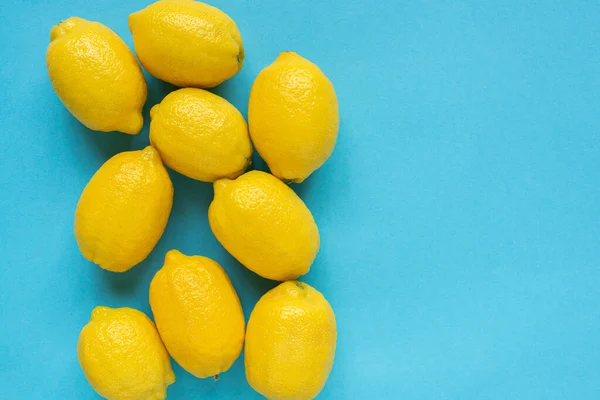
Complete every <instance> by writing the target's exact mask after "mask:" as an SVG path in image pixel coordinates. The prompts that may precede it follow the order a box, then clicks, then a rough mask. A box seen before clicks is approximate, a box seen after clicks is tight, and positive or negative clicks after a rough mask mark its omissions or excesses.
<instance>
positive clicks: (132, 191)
mask: <svg viewBox="0 0 600 400" xmlns="http://www.w3.org/2000/svg"><path fill="white" fill-rule="evenodd" d="M172 204H173V185H172V183H171V179H170V178H169V174H168V173H167V170H166V169H165V167H164V166H163V164H162V161H161V159H160V156H159V154H158V152H157V151H156V150H155V149H154V148H152V147H150V146H148V147H146V148H145V149H144V150H138V151H128V152H123V153H119V154H117V155H115V156H114V157H112V158H111V159H109V160H108V161H107V162H105V163H104V165H102V167H100V169H99V170H98V171H97V172H96V173H95V174H94V176H93V177H92V179H91V180H90V181H89V183H88V184H87V186H86V187H85V189H84V190H83V193H82V194H81V197H80V199H79V203H78V204H77V209H76V211H75V239H77V244H78V245H79V250H80V251H81V254H83V256H84V257H85V258H87V259H88V260H90V261H92V262H94V263H96V264H98V265H99V266H100V267H102V268H104V269H107V270H109V271H114V272H124V271H127V270H128V269H130V268H131V267H133V266H134V265H136V264H138V263H139V262H141V261H143V260H144V259H145V258H146V257H147V256H148V254H150V252H151V251H152V249H153V248H154V246H155V245H156V243H157V242H158V240H159V239H160V237H161V236H162V233H163V231H164V230H165V227H166V225H167V220H168V219H169V214H170V213H171V206H172Z"/></svg>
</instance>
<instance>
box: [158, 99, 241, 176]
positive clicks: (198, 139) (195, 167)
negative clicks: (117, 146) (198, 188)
mask: <svg viewBox="0 0 600 400" xmlns="http://www.w3.org/2000/svg"><path fill="white" fill-rule="evenodd" d="M150 117H151V119H152V122H151V123H150V142H151V143H152V145H153V146H154V147H155V148H156V149H157V150H158V151H159V153H160V155H161V158H162V159H163V161H164V162H165V164H167V165H168V166H169V167H171V168H173V169H174V170H175V171H177V172H179V173H181V174H183V175H186V176H188V177H190V178H193V179H198V180H201V181H205V182H213V181H215V180H217V179H220V178H236V177H238V176H240V175H241V174H242V173H243V172H244V171H245V170H246V168H247V167H248V164H249V163H250V159H251V157H252V143H251V142H250V137H249V136H248V127H247V125H246V121H245V120H244V117H242V114H240V112H239V111H238V110H237V109H236V108H235V107H234V106H233V105H231V104H230V103H229V102H228V101H227V100H225V99H223V98H222V97H219V96H217V95H216V94H212V93H210V92H208V91H206V90H202V89H194V88H187V89H179V90H176V91H174V92H172V93H170V94H169V95H167V97H165V98H164V99H163V101H162V102H161V103H160V104H157V105H155V106H154V107H152V110H150Z"/></svg>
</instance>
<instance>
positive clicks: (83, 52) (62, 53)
mask: <svg viewBox="0 0 600 400" xmlns="http://www.w3.org/2000/svg"><path fill="white" fill-rule="evenodd" d="M46 65H47V67H48V74H49V76H50V81H51V82H52V86H53V87H54V90H55V91H56V94H57V95H58V97H59V98H60V100H61V101H62V102H63V104H64V105H65V106H66V107H67V109H68V110H69V111H70V112H71V114H73V115H74V116H75V118H77V119H78V120H79V121H80V122H81V123H82V124H84V125H85V126H86V127H88V128H90V129H93V130H96V131H103V132H110V131H120V132H124V133H128V134H131V135H135V134H137V133H139V131H140V130H141V129H142V125H143V123H144V120H143V118H142V107H143V106H144V103H145V102H146V96H147V88H146V81H145V80H144V75H143V74H142V70H141V68H140V66H139V64H138V62H137V60H136V59H135V57H134V55H133V53H132V52H131V50H129V47H127V45H126V44H125V42H123V40H121V38H120V37H119V36H118V35H117V34H116V33H114V32H113V31H112V30H110V29H109V28H107V27H106V26H104V25H102V24H100V23H98V22H91V21H86V20H84V19H81V18H77V17H71V18H69V19H67V20H65V21H62V22H61V23H60V24H58V25H55V26H54V27H53V28H52V30H51V31H50V45H48V51H47V53H46Z"/></svg>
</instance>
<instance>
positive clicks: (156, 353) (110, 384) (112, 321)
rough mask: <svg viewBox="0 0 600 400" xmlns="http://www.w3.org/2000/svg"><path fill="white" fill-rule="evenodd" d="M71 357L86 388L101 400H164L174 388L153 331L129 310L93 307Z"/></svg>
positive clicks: (166, 357) (144, 319) (164, 352)
mask: <svg viewBox="0 0 600 400" xmlns="http://www.w3.org/2000/svg"><path fill="white" fill-rule="evenodd" d="M77 353H78V355H79V363H80V364H81V368H82V369H83V372H84V374H85V377H86V378H87V380H88V382H89V383H90V385H92V387H93V388H94V390H95V391H96V392H98V394H99V395H100V396H102V397H104V398H105V399H109V400H164V399H165V398H166V397H167V386H169V385H170V384H172V383H173V382H175V374H174V373H173V370H172V369H171V360H170V358H169V354H167V350H165V346H164V345H163V343H162V342H161V340H160V336H158V332H157V331H156V327H155V326H154V324H153V323H152V321H150V319H149V318H148V317H147V316H146V314H144V313H142V312H140V311H138V310H134V309H132V308H109V307H96V308H95V309H94V311H92V318H91V320H90V322H89V323H88V324H87V325H86V326H85V327H84V328H83V329H82V330H81V333H80V334H79V343H78V344H77Z"/></svg>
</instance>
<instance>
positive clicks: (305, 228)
mask: <svg viewBox="0 0 600 400" xmlns="http://www.w3.org/2000/svg"><path fill="white" fill-rule="evenodd" d="M214 190H215V197H214V199H213V201H212V203H211V204H210V207H209V209H208V220H209V223H210V227H211V229H212V231H213V233H214V235H215V236H216V238H217V240H218V241H219V242H220V243H221V244H222V245H223V247H225V249H227V251H229V253H231V255H232V256H234V257H235V258H236V259H237V260H238V261H239V262H240V263H242V264H243V265H244V266H246V268H248V269H250V270H251V271H254V272H255V273H257V274H259V275H260V276H262V277H264V278H268V279H273V280H278V281H285V280H290V279H296V278H297V277H299V276H300V275H304V274H305V273H307V272H308V271H309V269H310V266H311V264H312V263H313V261H314V259H315V257H316V255H317V252H318V251H319V246H320V238H319V230H318V228H317V225H316V223H315V220H314V219H313V216H312V214H311V212H310V210H309V209H308V208H307V207H306V205H305V204H304V202H303V201H302V200H301V199H300V197H298V195H296V193H294V191H293V190H292V189H290V188H289V187H288V186H287V185H286V184H285V183H283V182H281V181H280V180H279V179H277V178H275V177H274V176H273V175H271V174H267V173H266V172H261V171H250V172H247V173H245V174H244V175H242V176H240V177H239V178H237V179H236V180H233V181H232V180H228V179H221V180H218V181H216V182H215V183H214Z"/></svg>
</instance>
